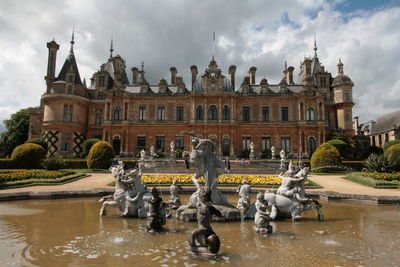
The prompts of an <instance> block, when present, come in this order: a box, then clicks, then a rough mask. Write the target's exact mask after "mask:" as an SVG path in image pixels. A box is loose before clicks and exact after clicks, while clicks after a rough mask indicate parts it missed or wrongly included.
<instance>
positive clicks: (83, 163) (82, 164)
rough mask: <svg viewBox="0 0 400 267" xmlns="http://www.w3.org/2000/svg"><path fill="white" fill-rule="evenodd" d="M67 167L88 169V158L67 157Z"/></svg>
mask: <svg viewBox="0 0 400 267" xmlns="http://www.w3.org/2000/svg"><path fill="white" fill-rule="evenodd" d="M64 161H65V164H66V166H65V168H66V169H86V168H87V160H86V159H65V160H64Z"/></svg>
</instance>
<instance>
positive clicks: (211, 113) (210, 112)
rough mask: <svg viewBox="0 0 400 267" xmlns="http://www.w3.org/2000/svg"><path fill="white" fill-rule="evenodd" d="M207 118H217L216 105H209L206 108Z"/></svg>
mask: <svg viewBox="0 0 400 267" xmlns="http://www.w3.org/2000/svg"><path fill="white" fill-rule="evenodd" d="M208 119H209V120H217V119H218V110H217V107H216V106H214V105H213V106H211V107H210V108H209V109H208Z"/></svg>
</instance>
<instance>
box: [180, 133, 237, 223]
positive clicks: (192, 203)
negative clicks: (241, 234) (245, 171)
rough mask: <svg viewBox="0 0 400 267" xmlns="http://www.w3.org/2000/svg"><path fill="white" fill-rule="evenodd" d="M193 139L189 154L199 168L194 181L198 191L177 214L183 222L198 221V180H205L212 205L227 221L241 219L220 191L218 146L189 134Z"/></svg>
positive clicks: (193, 163) (191, 161) (208, 140)
mask: <svg viewBox="0 0 400 267" xmlns="http://www.w3.org/2000/svg"><path fill="white" fill-rule="evenodd" d="M185 133H186V134H189V135H191V136H193V138H192V147H193V150H192V151H191V152H190V154H189V160H190V163H191V165H193V166H195V167H197V170H196V172H195V174H194V175H193V177H192V181H193V183H194V185H195V186H196V188H197V191H196V192H195V193H193V194H192V195H191V197H190V200H189V204H188V205H183V206H181V207H179V209H178V210H177V212H176V214H177V217H178V218H179V219H181V220H186V221H190V220H196V214H195V210H194V209H195V208H196V205H197V202H198V201H199V200H198V199H199V193H200V190H201V187H200V184H199V182H198V179H199V178H200V177H203V178H204V181H205V185H204V188H207V189H208V190H210V194H211V203H212V204H213V205H214V206H215V207H216V208H217V209H219V211H220V212H221V213H222V214H223V216H224V218H225V219H226V220H238V219H240V211H239V210H238V209H236V208H235V207H233V206H232V205H230V204H229V203H228V200H227V198H226V197H225V196H224V195H223V194H222V193H221V192H220V191H219V190H218V188H217V186H218V175H219V172H218V171H217V168H220V167H221V166H220V160H219V159H218V158H217V156H216V153H215V151H216V145H215V143H214V142H213V141H212V140H210V139H200V138H199V137H198V136H196V135H195V134H193V133H187V132H185Z"/></svg>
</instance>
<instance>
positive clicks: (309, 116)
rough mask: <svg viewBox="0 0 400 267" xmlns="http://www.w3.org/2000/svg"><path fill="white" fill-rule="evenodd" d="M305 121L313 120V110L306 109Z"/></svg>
mask: <svg viewBox="0 0 400 267" xmlns="http://www.w3.org/2000/svg"><path fill="white" fill-rule="evenodd" d="M307 120H308V121H313V120H315V112H314V109H313V108H308V109H307Z"/></svg>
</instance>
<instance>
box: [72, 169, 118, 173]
mask: <svg viewBox="0 0 400 267" xmlns="http://www.w3.org/2000/svg"><path fill="white" fill-rule="evenodd" d="M66 170H71V169H66ZM73 170H74V172H77V173H110V171H109V170H105V169H73Z"/></svg>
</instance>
